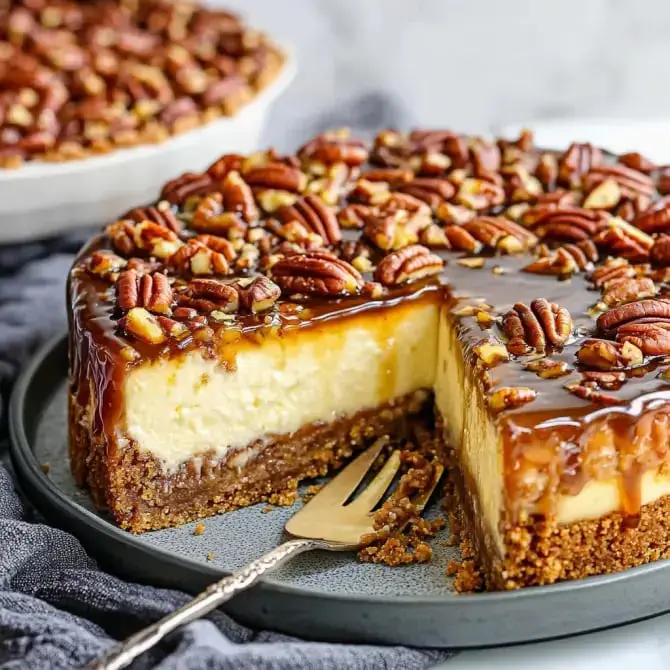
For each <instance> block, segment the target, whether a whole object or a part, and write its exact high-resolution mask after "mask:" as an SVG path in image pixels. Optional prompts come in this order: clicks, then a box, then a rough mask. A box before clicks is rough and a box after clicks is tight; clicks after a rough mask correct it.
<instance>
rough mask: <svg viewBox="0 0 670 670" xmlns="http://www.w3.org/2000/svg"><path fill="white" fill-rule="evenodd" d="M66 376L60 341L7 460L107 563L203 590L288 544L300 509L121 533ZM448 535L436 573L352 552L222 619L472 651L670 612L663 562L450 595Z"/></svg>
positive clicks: (29, 395)
mask: <svg viewBox="0 0 670 670" xmlns="http://www.w3.org/2000/svg"><path fill="white" fill-rule="evenodd" d="M66 370H67V347H66V341H65V338H64V337H59V338H58V339H56V340H54V341H53V342H51V343H50V344H49V345H47V346H46V347H45V348H43V349H42V350H41V352H40V353H38V354H37V356H36V357H35V359H34V360H33V361H32V363H31V364H30V365H29V367H28V368H27V370H26V371H25V372H24V374H23V376H22V377H21V379H20V380H19V382H18V384H17V386H16V389H15V392H14V396H13V399H12V403H11V409H10V427H11V436H12V443H13V444H12V457H13V462H14V466H15V469H16V472H17V474H18V477H19V479H20V484H21V486H22V488H23V489H24V490H25V493H26V495H27V496H28V497H29V498H30V500H32V501H33V503H34V504H35V505H36V506H37V507H38V508H39V509H40V510H41V512H42V513H43V514H44V515H45V517H47V518H48V519H49V520H50V521H52V522H53V523H56V524H58V525H60V526H62V527H63V528H65V529H67V530H69V531H70V532H72V533H74V534H75V535H76V536H77V537H78V538H79V539H80V540H81V542H82V543H83V544H84V545H85V546H86V548H87V549H88V550H89V551H90V552H91V553H92V554H94V555H95V556H97V558H98V559H99V560H100V561H101V563H102V564H103V565H107V566H110V567H111V568H112V569H113V570H114V571H115V572H117V573H121V574H123V575H125V576H128V577H130V578H132V579H135V580H137V581H143V582H148V583H152V584H156V585H160V586H169V587H175V588H179V589H183V590H187V591H192V592H196V591H199V590H201V589H202V588H203V587H204V586H206V585H207V584H209V583H211V582H212V581H214V580H216V579H217V578H219V577H221V576H222V575H223V574H225V573H226V572H228V571H230V570H233V569H235V568H238V567H240V566H241V565H243V564H244V563H245V562H247V561H249V560H250V559H252V558H254V557H256V556H258V555H260V554H262V553H263V552H265V551H267V550H269V549H270V548H272V547H274V546H275V545H276V544H277V543H279V542H280V541H281V539H282V527H283V524H284V522H285V520H286V519H287V517H288V516H289V515H290V514H291V513H292V512H293V511H294V510H293V509H287V508H277V509H273V510H272V511H270V512H269V513H264V509H265V505H257V506H256V507H251V508H248V509H244V510H240V511H237V512H232V513H229V514H224V515H221V516H218V517H214V518H211V519H207V520H206V521H205V532H204V533H203V534H202V535H199V536H195V535H193V528H194V524H190V525H187V526H182V527H180V528H174V529H169V530H162V531H157V532H153V533H147V534H144V535H140V536H135V535H131V534H129V533H126V532H124V531H122V530H119V529H118V528H117V527H116V526H114V525H113V523H111V521H110V519H109V518H108V517H107V516H106V515H105V514H101V513H99V512H97V511H96V510H95V509H94V508H93V506H92V505H91V503H90V501H89V499H88V497H87V495H86V493H85V492H83V491H80V490H78V489H77V488H76V486H75V485H74V482H73V481H72V479H71V477H70V472H69V467H68V463H67V446H66V440H67V437H66V436H67V431H66V425H67V424H66V416H65V408H66V394H65V379H66ZM44 463H48V464H49V466H50V467H49V471H48V473H47V474H45V473H44V472H43V471H42V469H41V467H40V466H41V465H42V464H44ZM298 504H299V503H298ZM429 516H430V512H429ZM447 537H448V533H447V531H445V534H444V535H443V536H442V537H439V538H437V540H436V541H435V543H434V548H435V554H436V558H435V559H434V560H433V561H432V562H431V563H429V564H426V565H415V566H410V567H407V568H388V567H385V566H378V565H369V564H361V563H358V562H357V561H356V560H355V558H354V556H353V555H351V554H329V553H325V552H324V553H312V554H305V555H303V556H300V557H298V558H296V559H295V560H294V562H293V563H291V564H289V565H288V566H286V567H284V568H283V569H282V570H281V571H280V572H278V573H275V574H274V575H273V576H272V577H271V578H268V579H267V580H266V581H265V583H263V584H262V585H260V586H258V587H256V588H254V589H252V590H250V591H249V592H247V593H246V594H243V595H241V596H239V597H238V598H236V599H235V600H233V601H232V602H231V603H229V605H228V606H227V611H229V612H230V613H231V614H232V615H233V616H235V617H237V618H238V619H239V620H240V621H242V622H244V623H249V624H253V625H255V626H257V627H263V628H270V629H274V630H279V631H282V632H285V633H289V634H294V635H299V636H303V637H305V636H307V637H312V638H315V639H323V640H334V641H342V642H344V641H346V642H350V641H358V642H377V643H394V644H406V645H415V646H437V647H472V646H485V645H497V644H505V643H515V642H526V641H531V640H540V639H546V638H550V637H558V636H563V635H571V634H575V633H580V632H586V631H589V630H595V629H599V628H604V627H608V626H613V625H617V624H622V623H626V622H630V621H635V620H639V619H642V618H646V617H649V616H653V615H656V614H661V613H663V612H666V611H669V610H670V562H667V561H665V562H660V563H655V564H651V565H648V566H644V567H641V568H636V569H634V570H629V571H627V572H625V573H621V574H617V575H609V576H603V577H595V578H591V579H586V580H583V581H579V582H571V583H565V584H558V585H555V586H549V587H539V588H529V589H525V590H522V591H515V592H508V593H491V594H488V593H487V594H476V595H462V596H459V595H455V594H454V593H453V590H452V587H451V584H450V582H449V580H448V579H447V578H446V577H445V569H446V564H447V563H448V561H449V560H450V559H451V558H455V555H454V551H455V550H454V549H453V548H451V549H450V548H447V547H446V542H444V540H446V539H447ZM208 554H210V557H209V559H208ZM211 554H213V555H214V557H213V558H212V556H211Z"/></svg>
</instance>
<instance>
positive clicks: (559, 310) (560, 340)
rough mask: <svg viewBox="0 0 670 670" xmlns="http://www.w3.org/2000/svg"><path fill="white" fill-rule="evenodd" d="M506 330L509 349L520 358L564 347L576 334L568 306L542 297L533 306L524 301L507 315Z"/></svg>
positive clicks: (505, 319) (505, 318)
mask: <svg viewBox="0 0 670 670" xmlns="http://www.w3.org/2000/svg"><path fill="white" fill-rule="evenodd" d="M502 329H503V332H504V333H505V335H506V336H507V337H508V343H507V348H508V349H509V351H510V352H511V353H512V354H514V355H516V356H520V355H523V354H525V353H528V352H529V351H530V350H535V351H537V352H543V351H545V350H546V348H547V346H554V347H560V346H563V345H564V344H565V343H566V342H567V341H568V338H569V337H570V334H571V333H572V317H571V316H570V312H568V310H567V309H565V308H564V307H559V306H558V305H557V304H556V303H550V302H549V301H548V300H545V299H544V298H538V299H536V300H533V302H531V303H530V306H528V305H525V304H524V303H522V302H518V303H516V304H515V305H514V309H511V310H510V311H509V312H507V313H506V314H504V315H503V320H502Z"/></svg>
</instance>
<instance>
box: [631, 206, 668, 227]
mask: <svg viewBox="0 0 670 670" xmlns="http://www.w3.org/2000/svg"><path fill="white" fill-rule="evenodd" d="M633 224H634V225H635V226H637V227H638V228H639V229H640V230H642V231H644V232H645V233H649V234H650V235H652V234H653V233H666V232H668V231H670V198H661V199H660V200H657V201H656V202H655V203H654V204H653V205H651V206H650V207H649V208H648V209H646V210H645V211H644V212H642V213H641V214H640V215H639V216H638V217H637V218H636V219H635V220H634V221H633Z"/></svg>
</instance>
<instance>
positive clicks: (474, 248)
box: [444, 226, 482, 254]
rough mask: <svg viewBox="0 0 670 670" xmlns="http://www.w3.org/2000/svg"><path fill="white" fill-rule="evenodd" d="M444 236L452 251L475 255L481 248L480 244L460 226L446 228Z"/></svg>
mask: <svg viewBox="0 0 670 670" xmlns="http://www.w3.org/2000/svg"><path fill="white" fill-rule="evenodd" d="M444 235H445V237H446V238H447V240H449V244H450V245H451V247H452V249H457V250H458V251H467V252H469V253H471V254H475V253H477V252H478V251H480V249H481V248H482V243H481V242H479V240H477V239H476V238H475V237H473V236H472V235H471V234H470V233H469V232H468V231H467V230H465V229H464V228H461V226H447V227H446V228H445V229H444Z"/></svg>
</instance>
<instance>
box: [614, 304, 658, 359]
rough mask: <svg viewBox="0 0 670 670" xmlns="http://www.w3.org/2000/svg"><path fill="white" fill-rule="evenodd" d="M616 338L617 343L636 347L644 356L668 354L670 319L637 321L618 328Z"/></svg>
mask: <svg viewBox="0 0 670 670" xmlns="http://www.w3.org/2000/svg"><path fill="white" fill-rule="evenodd" d="M629 304H630V303H629ZM624 307H627V305H624ZM616 337H617V340H618V341H619V342H623V343H624V344H631V345H634V346H636V347H637V348H639V349H640V350H641V351H642V353H644V354H645V355H646V356H661V355H667V354H670V319H667V320H663V319H649V320H647V319H638V320H636V321H632V322H629V323H626V324H624V325H622V326H619V327H618V328H617V334H616Z"/></svg>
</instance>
